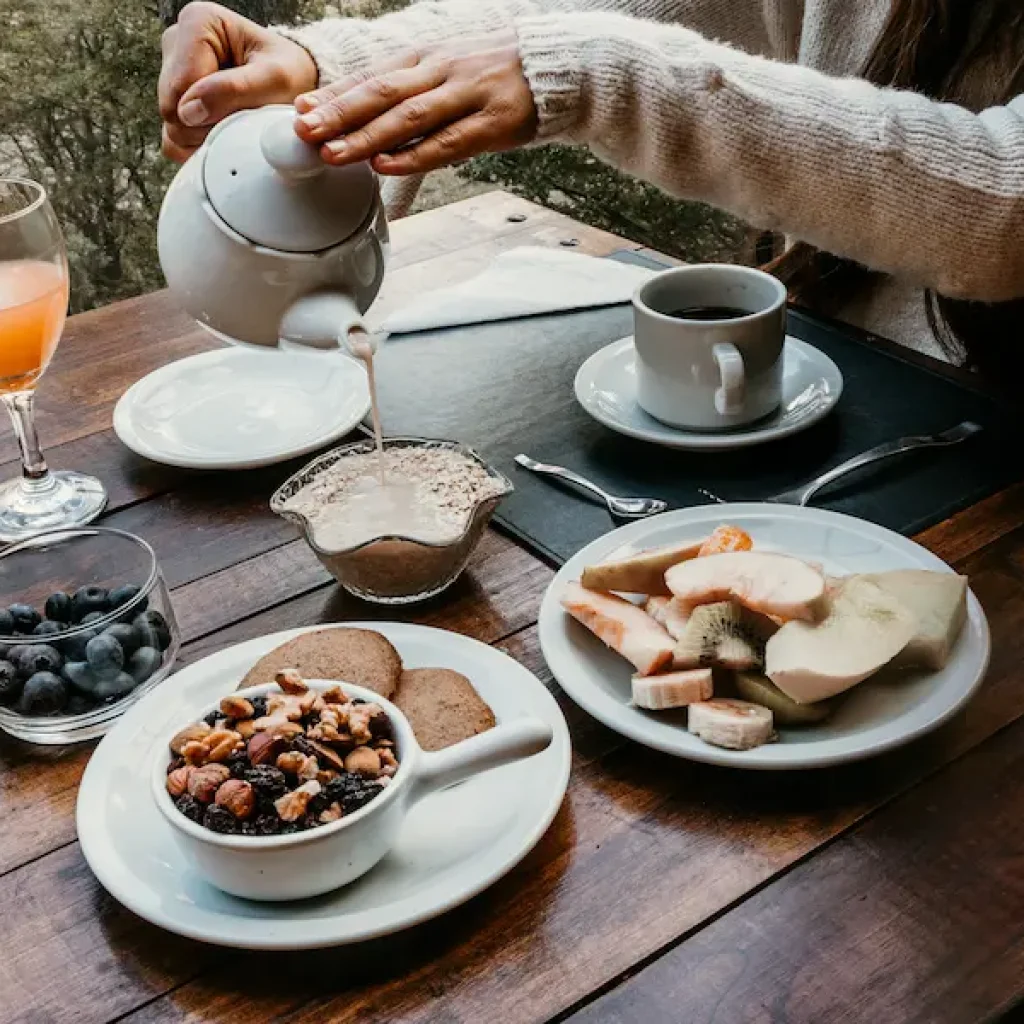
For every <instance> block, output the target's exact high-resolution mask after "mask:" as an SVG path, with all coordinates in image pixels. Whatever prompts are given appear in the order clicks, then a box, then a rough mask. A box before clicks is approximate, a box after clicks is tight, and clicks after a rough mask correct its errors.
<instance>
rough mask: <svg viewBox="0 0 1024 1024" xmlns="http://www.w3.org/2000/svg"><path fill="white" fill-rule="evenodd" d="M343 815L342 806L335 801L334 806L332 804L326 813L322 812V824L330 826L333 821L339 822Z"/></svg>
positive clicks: (320, 819)
mask: <svg viewBox="0 0 1024 1024" xmlns="http://www.w3.org/2000/svg"><path fill="white" fill-rule="evenodd" d="M342 813H343V811H342V809H341V804H339V803H338V802H337V801H335V802H334V803H333V804H331V806H330V807H328V808H327V810H326V811H321V812H320V818H319V821H320V824H321V825H327V824H330V822H332V821H337V820H338V819H339V818H340V817H341V815H342Z"/></svg>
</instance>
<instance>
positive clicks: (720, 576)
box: [665, 551, 827, 622]
mask: <svg viewBox="0 0 1024 1024" xmlns="http://www.w3.org/2000/svg"><path fill="white" fill-rule="evenodd" d="M665 582H666V583H667V584H668V588H669V590H671V591H672V593H673V594H674V595H675V596H676V598H677V599H678V600H679V602H680V603H682V604H683V605H684V606H686V607H688V608H695V607H697V606H698V605H702V604H715V603H717V602H718V601H735V602H736V603H737V604H741V605H743V607H744V608H749V609H751V610H752V611H755V612H760V613H761V614H762V615H769V616H772V617H778V618H781V619H785V620H787V621H788V620H790V619H803V620H806V621H809V622H814V621H815V620H817V619H819V618H820V617H821V616H822V615H823V614H824V613H825V612H826V610H827V602H826V600H825V577H824V576H822V574H821V573H820V572H818V571H817V570H816V569H814V568H813V567H812V566H809V565H808V564H807V563H806V562H802V561H800V559H799V558H791V557H790V556H789V555H778V554H772V553H770V552H764V551H730V552H726V553H725V554H721V555H706V556H705V557H703V558H695V559H693V560H692V561H690V562H683V563H682V564H681V565H675V566H673V567H672V568H671V569H669V570H668V571H667V572H666V573H665Z"/></svg>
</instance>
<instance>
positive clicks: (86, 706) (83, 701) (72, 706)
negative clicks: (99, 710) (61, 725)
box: [64, 693, 93, 715]
mask: <svg viewBox="0 0 1024 1024" xmlns="http://www.w3.org/2000/svg"><path fill="white" fill-rule="evenodd" d="M92 709H93V704H92V701H90V700H89V698H88V697H83V696H82V694H80V693H73V694H71V696H70V697H69V698H68V706H67V707H66V708H65V709H64V710H65V711H67V713H68V714H69V715H84V714H85V713H86V712H87V711H92Z"/></svg>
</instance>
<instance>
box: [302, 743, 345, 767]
mask: <svg viewBox="0 0 1024 1024" xmlns="http://www.w3.org/2000/svg"><path fill="white" fill-rule="evenodd" d="M309 745H310V746H311V747H312V748H313V749H314V750H315V751H316V756H317V760H319V761H320V763H321V764H325V765H327V766H328V767H329V768H334V769H335V770H337V771H339V772H340V771H344V769H345V762H344V760H343V759H342V757H341V755H340V754H339V753H338V752H337V751H336V750H331V748H330V747H325V746H324V745H323V744H322V743H317V742H316V741H315V740H313V739H310V741H309Z"/></svg>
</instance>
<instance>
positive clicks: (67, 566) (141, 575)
mask: <svg viewBox="0 0 1024 1024" xmlns="http://www.w3.org/2000/svg"><path fill="white" fill-rule="evenodd" d="M125 583H134V584H136V585H138V586H139V587H141V590H140V591H139V593H138V594H137V595H136V596H135V597H134V598H132V600H130V601H128V602H127V603H126V604H124V605H122V606H121V607H120V608H117V609H115V610H113V611H111V612H108V613H107V614H106V615H104V616H103V617H102V618H99V619H96V620H95V621H93V622H90V623H89V624H87V625H84V626H83V625H78V626H72V627H71V628H69V629H67V630H64V631H62V632H61V633H57V634H52V635H48V636H39V637H31V636H24V635H21V634H19V635H17V636H0V648H10V647H14V646H15V645H19V644H25V643H37V644H44V643H45V644H50V645H53V646H56V647H57V648H58V650H60V651H61V653H62V654H63V653H64V652H65V651H66V650H68V649H69V648H70V646H71V645H74V644H76V642H77V641H80V640H81V639H83V638H84V637H85V636H86V635H87V634H88V635H92V634H95V633H98V632H103V631H104V630H105V629H107V628H108V627H109V626H112V625H114V624H115V623H117V622H121V621H126V620H127V621H131V620H132V619H133V618H134V617H135V616H137V615H138V614H140V613H141V612H142V611H144V610H152V611H156V612H159V613H160V614H161V615H162V616H163V618H164V620H165V621H166V623H167V629H168V632H169V634H170V642H169V644H168V646H167V647H166V649H164V651H163V656H162V658H161V660H160V664H159V665H158V666H157V668H156V670H155V671H154V672H153V673H152V674H151V675H150V676H149V677H148V678H146V679H145V680H144V681H143V682H141V683H140V684H139V685H137V686H136V687H135V688H134V689H132V690H130V691H129V692H127V693H125V694H124V695H123V696H119V697H117V698H113V697H111V698H109V700H108V702H107V703H100V704H98V705H96V706H93V707H91V708H89V709H88V710H84V711H82V712H81V713H78V714H68V713H54V714H48V715H42V714H39V715H29V714H22V713H21V712H20V711H18V710H17V706H16V705H15V706H13V707H5V706H2V705H0V729H2V730H3V731H4V732H7V733H10V734H11V735H12V736H16V737H17V738H18V739H22V740H27V741H28V742H30V743H42V744H62V743H77V742H80V741H82V740H90V739H95V738H96V737H98V736H102V735H103V734H104V733H105V732H106V731H107V730H108V729H109V728H110V726H111V725H112V724H113V723H114V721H115V720H116V719H118V718H119V717H120V716H121V715H123V714H124V712H125V711H127V710H128V708H130V707H131V706H132V705H133V704H134V703H135V702H136V701H137V700H138V699H139V698H140V697H142V696H143V695H144V694H146V693H149V691H150V690H152V689H153V688H154V687H155V686H157V685H159V684H160V683H161V682H163V680H164V679H166V678H167V676H168V675H169V674H170V673H171V670H172V669H173V667H174V661H175V658H176V657H177V655H178V648H179V646H180V643H181V640H180V635H179V632H178V625H177V622H176V621H175V618H174V611H173V609H172V607H171V598H170V594H169V593H168V592H167V586H166V584H165V583H164V579H163V575H162V574H161V572H160V566H159V564H158V563H157V559H156V554H155V553H154V551H153V549H152V548H151V547H150V546H149V544H147V543H146V541H144V540H143V539H142V538H141V537H136V536H135V535H134V534H131V533H126V532H125V531H123V530H113V529H109V528H106V527H100V526H84V527H73V528H68V529H58V530H51V531H49V532H47V533H42V534H39V535H38V536H35V537H32V538H30V539H28V540H24V541H20V542H19V543H17V544H11V545H9V546H8V547H6V548H4V549H3V550H2V551H0V607H2V608H7V607H8V606H9V605H12V604H29V605H32V606H33V607H34V608H36V610H37V611H39V613H40V614H42V612H43V605H44V604H45V602H46V599H47V597H49V596H50V594H52V593H54V592H55V591H64V592H65V593H68V594H72V593H74V592H75V591H76V590H78V589H79V588H80V587H85V586H99V587H104V588H106V589H112V588H114V587H117V586H120V585H122V584H125ZM2 653H4V654H5V655H6V653H8V652H7V651H6V650H2ZM69 660H70V659H69ZM76 660H77V659H76Z"/></svg>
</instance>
